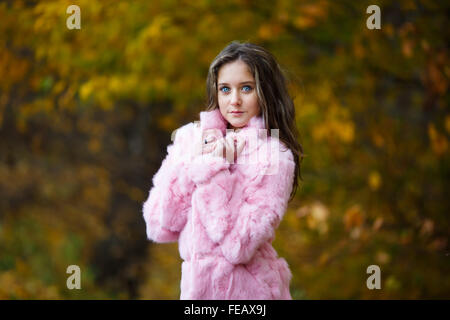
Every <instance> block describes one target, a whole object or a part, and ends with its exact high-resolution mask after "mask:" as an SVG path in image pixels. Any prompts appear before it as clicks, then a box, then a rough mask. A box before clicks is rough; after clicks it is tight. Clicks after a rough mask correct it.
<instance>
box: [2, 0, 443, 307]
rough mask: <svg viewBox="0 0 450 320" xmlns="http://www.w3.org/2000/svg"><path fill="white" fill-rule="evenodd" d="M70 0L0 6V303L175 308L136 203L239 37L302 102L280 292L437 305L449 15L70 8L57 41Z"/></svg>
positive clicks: (405, 7)
mask: <svg viewBox="0 0 450 320" xmlns="http://www.w3.org/2000/svg"><path fill="white" fill-rule="evenodd" d="M70 4H71V3H70V1H62V0H61V1H4V2H1V3H0V21H1V23H0V44H1V50H0V79H1V81H0V194H2V197H1V198H0V212H1V215H0V288H1V289H0V298H5V299H8V298H18V299H23V298H41V299H46V298H73V299H76V298H99V297H100V298H102V297H110V298H155V299H158V298H173V299H177V298H178V297H179V273H180V265H179V263H180V261H179V259H177V257H174V255H176V254H177V251H176V246H172V245H167V246H164V245H159V246H156V248H155V246H153V245H151V244H150V243H149V242H148V241H146V237H145V226H144V222H143V219H142V217H141V206H142V202H143V201H144V200H145V198H146V196H147V193H148V190H149V189H150V187H151V177H152V176H153V174H154V173H155V172H156V170H157V169H158V168H159V166H160V164H161V161H162V159H163V158H164V156H165V152H166V146H167V145H168V144H169V143H170V133H171V131H172V130H174V129H176V128H177V127H179V126H181V125H183V124H185V123H187V122H188V121H193V120H196V119H197V117H198V112H199V111H201V110H203V107H204V93H205V79H206V74H207V71H208V67H209V64H210V62H211V61H212V60H213V58H214V57H215V56H216V55H217V54H218V53H219V52H220V50H221V49H222V48H223V47H224V46H225V45H226V44H227V43H228V42H230V41H232V40H236V39H237V40H241V41H251V42H254V43H257V44H260V45H262V46H264V47H266V48H267V49H268V50H270V51H271V52H273V53H274V55H275V56H276V57H277V58H278V60H279V62H280V63H281V64H282V66H283V68H284V69H285V71H286V75H287V76H288V77H289V79H290V87H289V88H290V90H291V92H292V95H293V96H294V98H295V103H296V107H297V118H298V125H299V128H300V131H301V133H302V137H301V142H302V144H303V146H304V148H305V152H306V154H307V157H306V158H305V160H304V161H303V164H304V166H303V168H302V172H303V177H304V183H303V184H302V188H301V189H299V191H298V194H297V197H296V199H295V200H294V201H293V202H292V203H291V204H290V207H289V210H288V212H287V214H286V216H285V219H284V220H283V222H282V224H281V226H280V229H279V231H278V232H277V238H276V240H275V245H276V248H277V250H278V252H279V254H280V255H281V256H284V257H285V258H286V259H287V261H288V263H289V264H290V266H291V269H292V271H293V275H294V276H293V281H292V287H291V289H292V293H293V297H294V298H296V299H317V298H319V299H320V298H374V299H386V298H446V297H448V292H449V291H450V290H449V289H450V283H449V282H450V280H448V279H449V278H448V277H447V276H446V274H447V273H448V259H449V258H448V234H449V232H448V231H449V222H448V217H447V213H448V212H449V211H450V210H449V202H448V201H447V198H446V196H445V194H446V190H447V189H448V183H447V182H448V181H449V166H448V164H449V150H448V137H449V134H450V115H449V112H448V101H449V96H448V92H447V88H448V82H449V69H448V34H447V32H445V30H446V26H447V24H448V19H447V17H446V15H445V14H444V12H446V11H448V6H449V5H448V4H447V3H445V2H442V1H419V0H415V1H414V0H403V1H389V0H385V1H376V2H373V1H350V0H340V1H328V0H319V1H307V0H304V1H293V0H282V1H277V2H265V1H251V0H246V1H244V0H242V1H237V0H235V1H230V2H217V1H196V2H188V1H151V2H148V1H118V2H114V3H105V2H102V1H98V0H90V1H87V0H81V1H78V2H77V5H78V6H79V7H80V8H81V30H68V29H67V28H66V19H67V17H68V15H67V14H66V8H67V7H68V6H69V5H70ZM370 4H377V5H379V6H380V8H381V30H368V29H367V28H366V19H367V17H368V16H369V15H368V14H366V8H367V6H369V5H370ZM166 248H168V249H166ZM70 264H77V265H80V267H81V270H82V274H83V280H82V281H83V282H82V287H83V288H84V289H82V290H81V291H80V292H75V291H70V290H67V288H66V287H65V284H66V282H65V280H66V278H67V274H66V273H65V270H66V267H67V266H68V265H70ZM371 264H377V265H379V266H380V267H381V272H382V290H373V291H371V290H368V289H367V288H366V285H365V284H366V279H367V277H368V275H367V273H366V268H367V266H369V265H371ZM161 279H162V280H161Z"/></svg>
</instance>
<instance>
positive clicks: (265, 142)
mask: <svg viewBox="0 0 450 320" xmlns="http://www.w3.org/2000/svg"><path fill="white" fill-rule="evenodd" d="M214 128H215V129H217V132H220V133H221V135H223V136H225V134H226V120H225V119H224V118H223V117H222V115H221V114H220V111H219V110H218V109H216V110H214V111H208V112H206V111H205V112H201V113H200V125H199V126H198V125H196V124H194V123H189V124H187V125H185V126H183V127H181V128H179V129H178V130H177V132H176V137H175V141H174V143H173V144H172V145H170V146H168V148H167V152H168V154H167V157H166V158H165V159H164V161H163V163H162V165H161V168H160V169H159V170H158V172H157V173H156V174H155V176H154V177H153V187H152V188H151V190H150V192H149V196H148V199H147V200H146V201H145V203H144V205H143V216H144V219H145V222H146V227H147V236H148V238H149V239H150V240H152V241H154V242H160V243H163V242H174V241H178V242H179V251H180V256H181V258H182V259H183V260H184V261H183V263H182V267H181V269H182V277H181V297H180V298H181V299H205V300H206V299H216V300H224V299H249V300H253V299H258V300H259V299H291V295H290V292H289V283H290V280H291V272H290V270H289V267H288V265H287V263H286V261H285V260H284V259H282V258H278V256H277V253H276V252H275V250H274V249H273V247H272V245H271V243H272V241H273V239H274V237H275V229H276V228H277V227H278V225H279V223H280V221H281V219H282V217H283V215H284V212H285V210H286V207H287V202H288V199H289V195H290V192H291V190H292V182H293V178H294V169H295V162H294V160H293V156H292V152H291V151H290V150H289V149H287V148H286V147H284V145H283V144H282V143H281V142H279V140H278V139H273V138H271V137H267V138H265V137H264V134H262V135H261V134H259V133H258V132H257V130H256V129H265V127H264V121H263V119H262V118H260V117H253V118H252V119H251V120H250V121H249V123H248V124H247V126H246V127H244V128H242V129H240V130H238V131H237V132H231V133H229V134H232V135H236V138H238V139H247V140H246V141H247V142H246V144H245V147H244V150H243V151H242V152H241V154H240V156H239V157H238V159H237V161H236V163H234V164H230V163H227V162H226V161H225V160H224V159H222V158H219V157H214V156H209V155H207V156H205V155H203V156H197V157H193V156H192V153H191V152H189V150H187V148H188V146H190V145H193V141H194V139H201V137H202V131H203V130H205V129H214ZM255 132H256V134H254V133H255ZM251 137H256V139H257V140H256V141H257V143H251V142H249V140H250V139H251ZM253 142H254V141H253ZM256 154H257V157H254V158H253V159H257V161H249V160H248V159H249V158H250V157H251V156H255V155H256ZM274 155H275V157H274ZM244 158H245V159H247V161H242V159H244Z"/></svg>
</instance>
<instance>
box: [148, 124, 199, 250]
mask: <svg viewBox="0 0 450 320" xmlns="http://www.w3.org/2000/svg"><path fill="white" fill-rule="evenodd" d="M191 126H192V124H188V125H186V126H184V127H181V128H180V129H178V130H177V134H176V136H175V141H174V143H173V144H172V145H169V146H168V147H167V156H166V158H165V159H164V160H163V162H162V164H161V167H160V168H159V170H158V172H157V173H156V174H155V175H154V176H153V187H152V188H151V189H150V191H149V196H148V198H147V200H146V201H145V202H144V204H143V216H144V220H145V222H146V229H147V237H148V238H149V239H150V240H153V241H155V242H174V241H177V240H178V236H179V232H180V231H181V230H182V229H183V228H184V225H185V224H186V218H187V212H188V211H189V209H190V207H191V195H192V192H193V188H194V183H193V181H192V179H190V178H189V177H188V174H187V173H188V166H189V159H188V158H186V157H184V156H183V154H184V153H185V150H183V145H184V144H185V140H186V139H187V140H189V136H190V135H191V134H192V127H191Z"/></svg>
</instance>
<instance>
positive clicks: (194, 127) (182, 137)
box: [171, 122, 200, 144]
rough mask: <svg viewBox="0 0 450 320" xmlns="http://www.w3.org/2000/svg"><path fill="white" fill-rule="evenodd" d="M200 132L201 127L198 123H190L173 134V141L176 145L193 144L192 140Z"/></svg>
mask: <svg viewBox="0 0 450 320" xmlns="http://www.w3.org/2000/svg"><path fill="white" fill-rule="evenodd" d="M199 130H200V126H199V124H198V123H197V122H189V123H187V124H185V125H183V126H181V127H179V128H178V129H175V130H174V131H173V132H172V136H171V140H172V141H173V142H174V143H176V144H179V143H185V142H188V141H191V142H192V140H191V139H192V138H193V137H194V136H195V135H196V133H197V132H198V131H199Z"/></svg>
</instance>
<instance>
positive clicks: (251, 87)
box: [219, 86, 253, 94]
mask: <svg viewBox="0 0 450 320" xmlns="http://www.w3.org/2000/svg"><path fill="white" fill-rule="evenodd" d="M245 87H248V88H250V89H249V90H247V91H245V92H246V93H247V92H250V91H252V90H253V88H252V87H251V86H243V87H242V88H245ZM224 88H228V87H226V86H223V87H221V88H220V89H219V90H220V91H222V93H225V94H227V93H230V91H226V92H225V91H223V90H222V89H224ZM228 89H230V88H228Z"/></svg>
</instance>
